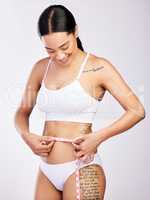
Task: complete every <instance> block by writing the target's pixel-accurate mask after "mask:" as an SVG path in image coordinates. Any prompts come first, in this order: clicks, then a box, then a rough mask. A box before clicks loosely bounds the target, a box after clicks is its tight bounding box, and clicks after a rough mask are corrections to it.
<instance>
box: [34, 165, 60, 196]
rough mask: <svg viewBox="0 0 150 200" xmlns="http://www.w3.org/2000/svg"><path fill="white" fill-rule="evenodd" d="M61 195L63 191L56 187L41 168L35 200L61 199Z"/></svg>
mask: <svg viewBox="0 0 150 200" xmlns="http://www.w3.org/2000/svg"><path fill="white" fill-rule="evenodd" d="M61 196H62V192H61V191H59V190H57V189H56V188H55V186H54V185H53V184H52V183H51V182H50V181H49V180H48V178H47V177H46V176H45V175H44V174H43V172H42V171H41V170H40V168H39V171H38V175H37V179H36V186H35V194H34V200H54V199H55V200H61V199H62V198H61Z"/></svg>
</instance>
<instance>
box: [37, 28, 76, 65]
mask: <svg viewBox="0 0 150 200" xmlns="http://www.w3.org/2000/svg"><path fill="white" fill-rule="evenodd" d="M41 40H42V42H43V44H44V48H45V49H46V51H47V53H48V54H49V56H50V57H51V58H52V59H53V61H54V62H56V63H58V64H59V65H68V64H69V63H70V62H71V60H72V58H73V56H74V54H75V53H76V51H77V49H78V48H77V40H76V36H75V34H73V33H70V34H69V35H68V34H67V33H66V32H56V33H51V34H48V35H45V36H42V37H41Z"/></svg>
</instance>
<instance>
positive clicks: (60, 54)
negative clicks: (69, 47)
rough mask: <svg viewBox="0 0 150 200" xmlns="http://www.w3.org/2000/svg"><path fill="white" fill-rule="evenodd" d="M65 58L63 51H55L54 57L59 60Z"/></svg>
mask: <svg viewBox="0 0 150 200" xmlns="http://www.w3.org/2000/svg"><path fill="white" fill-rule="evenodd" d="M64 58H65V54H64V53H57V55H56V59H57V60H59V61H61V60H63V59H64Z"/></svg>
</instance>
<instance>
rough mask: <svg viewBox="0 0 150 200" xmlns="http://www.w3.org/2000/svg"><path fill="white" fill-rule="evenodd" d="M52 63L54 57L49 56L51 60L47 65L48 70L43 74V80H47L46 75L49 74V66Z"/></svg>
mask: <svg viewBox="0 0 150 200" xmlns="http://www.w3.org/2000/svg"><path fill="white" fill-rule="evenodd" d="M51 63H52V59H51V58H49V61H48V64H47V67H46V70H45V73H44V76H43V80H42V81H44V80H45V78H46V75H47V72H48V69H49V66H50V64H51Z"/></svg>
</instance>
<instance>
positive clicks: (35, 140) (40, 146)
mask: <svg viewBox="0 0 150 200" xmlns="http://www.w3.org/2000/svg"><path fill="white" fill-rule="evenodd" d="M25 142H26V144H27V145H28V146H29V147H30V148H31V150H32V152H33V153H34V154H36V155H38V156H42V157H47V156H48V154H49V153H50V151H51V149H52V147H53V145H54V141H52V140H50V137H49V136H39V135H36V134H34V133H28V136H26V139H25Z"/></svg>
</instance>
